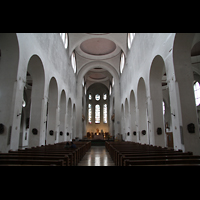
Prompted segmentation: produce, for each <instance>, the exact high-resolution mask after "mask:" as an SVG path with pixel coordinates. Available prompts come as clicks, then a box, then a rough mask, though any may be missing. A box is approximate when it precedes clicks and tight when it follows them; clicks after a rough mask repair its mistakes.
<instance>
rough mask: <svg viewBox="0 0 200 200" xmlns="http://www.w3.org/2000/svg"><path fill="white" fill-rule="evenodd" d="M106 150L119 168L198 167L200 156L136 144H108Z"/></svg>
mask: <svg viewBox="0 0 200 200" xmlns="http://www.w3.org/2000/svg"><path fill="white" fill-rule="evenodd" d="M106 149H107V150H108V151H109V153H110V156H111V158H112V159H113V161H114V162H115V164H116V165H118V166H138V165H141V166H143V165H144V166H154V165H156V166H157V165H161V166H162V165H177V166H179V165H181V166H182V165H184V166H185V165H198V164H200V156H194V155H193V153H192V152H186V153H183V152H182V150H179V151H175V150H174V149H167V148H162V147H158V146H153V145H147V144H139V143H135V142H116V143H115V142H106Z"/></svg>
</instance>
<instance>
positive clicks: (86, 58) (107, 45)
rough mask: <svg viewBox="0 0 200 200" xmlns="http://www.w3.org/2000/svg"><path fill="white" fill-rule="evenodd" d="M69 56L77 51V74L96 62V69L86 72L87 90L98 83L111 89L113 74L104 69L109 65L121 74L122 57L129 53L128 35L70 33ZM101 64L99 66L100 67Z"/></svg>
mask: <svg viewBox="0 0 200 200" xmlns="http://www.w3.org/2000/svg"><path fill="white" fill-rule="evenodd" d="M68 36H69V55H70V56H71V54H72V52H73V51H75V54H76V65H77V74H78V73H79V72H80V71H81V70H82V69H83V68H86V67H87V64H88V63H92V62H94V61H95V62H94V63H95V65H94V68H93V69H92V70H89V71H88V72H86V74H85V76H84V81H85V83H86V86H87V88H88V87H89V86H90V85H92V84H93V83H96V82H101V83H103V84H104V85H106V86H107V87H108V88H109V85H110V84H111V82H112V77H113V76H112V72H111V71H110V70H109V69H106V68H104V69H103V68H102V67H100V66H102V64H105V66H106V64H109V65H111V66H112V67H113V69H114V70H116V71H117V73H118V74H120V72H119V65H120V56H121V52H122V51H123V52H124V54H125V55H126V53H127V48H128V46H127V33H69V34H68ZM98 63H99V66H98ZM100 63H101V65H100Z"/></svg>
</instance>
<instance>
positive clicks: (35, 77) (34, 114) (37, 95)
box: [25, 54, 45, 147]
mask: <svg viewBox="0 0 200 200" xmlns="http://www.w3.org/2000/svg"><path fill="white" fill-rule="evenodd" d="M44 85H45V73H44V65H43V62H42V60H41V58H40V57H39V56H38V55H36V54H34V55H32V56H31V57H30V59H29V61H28V66H27V75H26V85H25V89H26V90H28V91H29V92H28V94H30V103H31V106H30V108H29V111H28V112H30V120H29V124H30V128H29V147H32V146H38V145H40V143H41V141H40V140H41V139H42V138H44V137H45V135H44V131H43V130H44V126H43V123H42V122H43V112H42V108H43V97H44ZM27 117H28V116H27ZM33 128H36V129H37V130H38V134H36V135H34V134H33V133H32V129H33ZM43 141H44V139H43Z"/></svg>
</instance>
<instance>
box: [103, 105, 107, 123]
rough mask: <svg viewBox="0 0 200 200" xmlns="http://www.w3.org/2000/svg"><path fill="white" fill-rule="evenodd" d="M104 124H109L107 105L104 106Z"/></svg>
mask: <svg viewBox="0 0 200 200" xmlns="http://www.w3.org/2000/svg"><path fill="white" fill-rule="evenodd" d="M103 123H105V124H106V123H107V104H104V105H103Z"/></svg>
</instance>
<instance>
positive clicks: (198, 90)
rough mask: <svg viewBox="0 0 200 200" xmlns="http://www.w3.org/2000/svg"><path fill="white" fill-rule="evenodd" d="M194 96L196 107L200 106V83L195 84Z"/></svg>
mask: <svg viewBox="0 0 200 200" xmlns="http://www.w3.org/2000/svg"><path fill="white" fill-rule="evenodd" d="M194 96H195V101H196V106H198V105H199V104H200V85H199V82H196V83H195V84H194Z"/></svg>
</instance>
